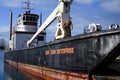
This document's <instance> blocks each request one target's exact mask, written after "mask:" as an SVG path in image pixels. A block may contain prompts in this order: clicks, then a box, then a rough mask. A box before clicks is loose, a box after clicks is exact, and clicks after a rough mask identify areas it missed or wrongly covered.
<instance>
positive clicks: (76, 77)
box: [6, 60, 88, 80]
mask: <svg viewBox="0 0 120 80" xmlns="http://www.w3.org/2000/svg"><path fill="white" fill-rule="evenodd" d="M6 63H8V64H9V65H10V66H12V67H14V68H15V69H17V70H18V71H20V72H21V73H24V74H25V73H27V74H31V75H33V76H36V77H39V78H42V79H45V80H88V74H83V73H73V72H66V71H60V70H54V69H49V68H43V67H37V66H33V65H28V64H23V63H16V62H13V61H10V60H6Z"/></svg>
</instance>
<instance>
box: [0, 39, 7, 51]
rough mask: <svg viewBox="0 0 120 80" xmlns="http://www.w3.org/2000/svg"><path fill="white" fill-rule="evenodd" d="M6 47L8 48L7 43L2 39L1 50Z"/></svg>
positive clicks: (0, 40)
mask: <svg viewBox="0 0 120 80" xmlns="http://www.w3.org/2000/svg"><path fill="white" fill-rule="evenodd" d="M5 46H6V41H5V39H0V48H1V49H4V48H5Z"/></svg>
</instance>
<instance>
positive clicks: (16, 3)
mask: <svg viewBox="0 0 120 80" xmlns="http://www.w3.org/2000/svg"><path fill="white" fill-rule="evenodd" d="M24 1H25V0H0V38H4V39H5V40H7V41H8V40H9V25H10V24H9V23H10V18H9V13H10V10H12V12H13V26H14V25H15V24H16V18H17V17H18V15H19V14H22V13H24V9H22V8H23V7H25V5H24V4H22V2H24ZM30 2H31V3H33V4H31V5H30V7H31V8H33V9H34V10H32V13H34V14H38V15H39V14H40V13H42V15H43V22H44V21H45V20H46V18H47V17H48V16H49V15H50V14H51V13H52V11H53V10H54V9H55V8H56V7H57V5H58V3H59V0H30ZM70 15H71V17H72V23H73V30H72V36H74V35H78V34H83V31H84V27H85V26H88V25H89V24H91V23H98V24H101V26H102V29H108V26H109V25H110V24H119V25H120V0H73V2H72V4H71V12H70ZM38 22H39V21H38ZM38 25H39V24H38ZM56 28H57V21H55V22H53V23H52V24H51V25H50V26H49V27H48V28H47V30H46V32H47V40H49V41H51V40H54V35H55V32H56Z"/></svg>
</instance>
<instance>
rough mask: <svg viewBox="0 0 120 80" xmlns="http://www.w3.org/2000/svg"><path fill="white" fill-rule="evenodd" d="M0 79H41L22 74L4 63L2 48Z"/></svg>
mask: <svg viewBox="0 0 120 80" xmlns="http://www.w3.org/2000/svg"><path fill="white" fill-rule="evenodd" d="M0 80H42V79H40V78H36V77H35V76H32V75H30V74H22V73H20V72H18V71H17V70H16V69H14V68H12V67H11V66H9V65H8V64H6V63H4V50H0Z"/></svg>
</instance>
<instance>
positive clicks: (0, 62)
mask: <svg viewBox="0 0 120 80" xmlns="http://www.w3.org/2000/svg"><path fill="white" fill-rule="evenodd" d="M0 80H9V79H8V78H7V76H6V75H5V74H4V50H0Z"/></svg>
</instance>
